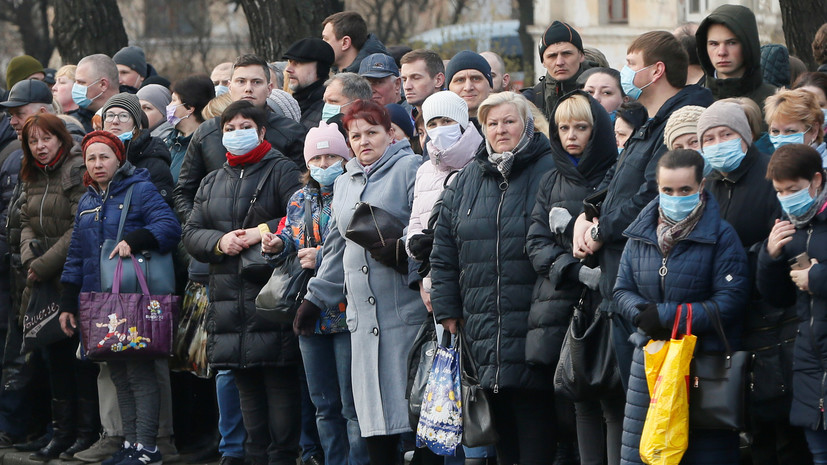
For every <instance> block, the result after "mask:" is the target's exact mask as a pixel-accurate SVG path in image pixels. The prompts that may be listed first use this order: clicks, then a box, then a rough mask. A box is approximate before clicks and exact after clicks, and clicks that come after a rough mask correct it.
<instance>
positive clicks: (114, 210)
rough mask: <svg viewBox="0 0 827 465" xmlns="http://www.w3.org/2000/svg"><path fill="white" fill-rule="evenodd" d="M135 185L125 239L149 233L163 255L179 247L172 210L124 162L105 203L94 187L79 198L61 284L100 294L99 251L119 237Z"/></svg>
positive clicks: (144, 176) (178, 230)
mask: <svg viewBox="0 0 827 465" xmlns="http://www.w3.org/2000/svg"><path fill="white" fill-rule="evenodd" d="M133 184H134V185H135V188H134V189H133V190H132V200H131V201H130V205H129V212H128V214H127V217H126V223H125V224H124V228H123V233H124V235H126V234H128V233H130V232H132V231H135V230H136V229H142V228H143V229H147V230H148V231H149V232H150V233H152V236H153V237H154V238H155V240H156V241H158V250H159V251H160V252H162V253H163V252H168V251H170V250H172V249H173V248H175V246H176V245H177V244H178V241H179V240H180V239H181V225H180V224H179V223H178V218H177V217H176V216H175V213H174V212H173V211H172V208H171V207H170V206H169V205H168V204H167V203H166V202H165V201H164V199H163V198H162V197H161V195H160V194H159V193H158V189H157V188H156V187H155V185H154V184H153V183H152V182H151V181H150V179H149V172H148V171H147V170H145V169H136V168H135V167H134V166H132V164H131V163H129V162H124V164H123V165H122V166H121V167H120V168H119V169H118V171H116V172H115V176H114V178H113V179H112V182H111V183H110V185H109V192H107V193H106V199H103V198H101V195H100V192H99V191H98V190H97V188H95V187H89V190H88V191H87V192H86V193H85V194H83V197H81V198H80V202H79V203H78V212H77V215H76V216H75V228H74V230H73V231H72V241H71V243H70V244H69V253H68V255H67V257H66V265H64V267H63V276H62V277H61V279H60V280H61V282H63V283H68V284H72V285H75V286H79V287H80V291H81V292H92V291H97V292H100V290H101V279H100V264H99V260H100V249H101V246H102V245H103V241H104V240H106V239H115V238H116V237H117V235H118V222H119V221H120V219H121V213H120V212H121V209H122V208H123V201H124V196H125V195H126V190H127V189H128V188H129V186H131V185H133Z"/></svg>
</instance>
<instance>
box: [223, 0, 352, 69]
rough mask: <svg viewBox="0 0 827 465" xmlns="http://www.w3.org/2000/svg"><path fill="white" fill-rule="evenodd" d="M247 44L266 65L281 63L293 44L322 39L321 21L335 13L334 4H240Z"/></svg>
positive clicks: (312, 0) (314, 0)
mask: <svg viewBox="0 0 827 465" xmlns="http://www.w3.org/2000/svg"><path fill="white" fill-rule="evenodd" d="M239 3H240V4H241V7H242V8H244V16H245V17H246V18H247V24H248V25H249V26H250V43H251V44H252V46H253V50H255V52H256V54H257V55H259V56H261V57H262V58H264V59H265V60H267V61H276V60H281V57H282V54H283V53H284V52H285V51H287V48H288V47H289V46H290V44H292V43H293V42H295V41H297V40H299V39H303V38H305V37H319V38H321V36H322V21H323V20H324V19H325V18H326V17H328V16H329V15H331V14H333V13H335V12H336V11H338V7H339V2H338V1H337V0H240V1H239Z"/></svg>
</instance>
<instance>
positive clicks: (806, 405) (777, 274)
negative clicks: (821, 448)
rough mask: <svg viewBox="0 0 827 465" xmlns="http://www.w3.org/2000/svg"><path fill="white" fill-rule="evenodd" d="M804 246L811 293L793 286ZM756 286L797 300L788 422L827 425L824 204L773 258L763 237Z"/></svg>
mask: <svg viewBox="0 0 827 465" xmlns="http://www.w3.org/2000/svg"><path fill="white" fill-rule="evenodd" d="M823 188H824V187H823V186H822V189H823ZM805 251H806V252H807V255H809V256H810V258H815V259H816V260H818V264H816V265H813V266H812V268H810V272H809V274H808V278H809V288H810V291H809V292H805V291H801V290H799V289H797V288H796V287H795V284H793V282H792V280H791V279H790V265H789V263H788V262H789V260H790V259H791V258H794V257H796V256H797V255H799V254H800V253H802V252H805ZM758 290H759V291H761V294H762V295H763V296H764V297H765V298H766V299H767V300H768V301H769V302H770V303H772V304H774V305H777V306H785V305H793V304H794V305H795V307H796V310H797V312H798V317H799V321H800V323H799V324H798V337H797V338H796V340H795V356H794V362H793V401H792V408H791V409H790V423H792V424H793V425H795V426H801V427H804V428H810V429H812V430H815V429H827V421H825V416H824V413H823V410H824V409H823V405H824V398H825V397H827V211H825V208H824V206H823V205H822V207H821V211H820V213H819V214H817V215H816V217H815V218H813V219H812V220H811V221H810V223H809V224H808V225H807V226H806V227H803V228H800V229H796V231H795V234H794V235H793V239H792V241H790V242H789V243H787V245H785V246H784V248H783V249H782V251H781V255H780V256H779V257H778V259H775V260H774V259H773V258H772V257H770V255H769V253H768V252H767V247H766V242H764V245H763V247H761V253H760V255H759V258H758Z"/></svg>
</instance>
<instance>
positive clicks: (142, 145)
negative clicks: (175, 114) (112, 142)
mask: <svg viewBox="0 0 827 465" xmlns="http://www.w3.org/2000/svg"><path fill="white" fill-rule="evenodd" d="M150 157H154V158H159V159H161V160H163V161H165V162H166V164H167V165H169V164H170V162H171V161H172V157H170V155H169V150H168V149H167V148H166V145H164V142H163V141H162V140H161V139H158V138H157V137H152V135H151V134H150V133H149V129H141V132H140V134H138V135H137V136H134V137H132V140H130V141H127V143H126V158H127V160H129V161H131V162H132V163H133V164H134V163H136V161H137V160H138V159H141V158H150Z"/></svg>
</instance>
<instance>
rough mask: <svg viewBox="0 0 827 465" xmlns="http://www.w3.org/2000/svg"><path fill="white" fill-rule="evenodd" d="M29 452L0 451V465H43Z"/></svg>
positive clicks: (55, 464)
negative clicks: (30, 457) (31, 457)
mask: <svg viewBox="0 0 827 465" xmlns="http://www.w3.org/2000/svg"><path fill="white" fill-rule="evenodd" d="M31 454H32V453H31V452H18V451H17V450H15V449H13V448H9V449H0V465H43V462H38V461H35V460H30V459H29V456H30V455H31ZM188 458H189V456H187V455H181V456H180V459H178V460H176V461H175V462H168V461H166V460H165V461H164V463H165V464H167V463H168V464H176V465H179V464H180V465H186V460H187V459H188ZM99 463H100V462H96V463H94V464H89V463H87V462H81V461H79V460H59V459H57V460H51V461H49V462H48V464H47V465H97V464H99ZM217 464H218V461H217V460H216V461H215V462H207V463H206V464H204V465H217Z"/></svg>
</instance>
